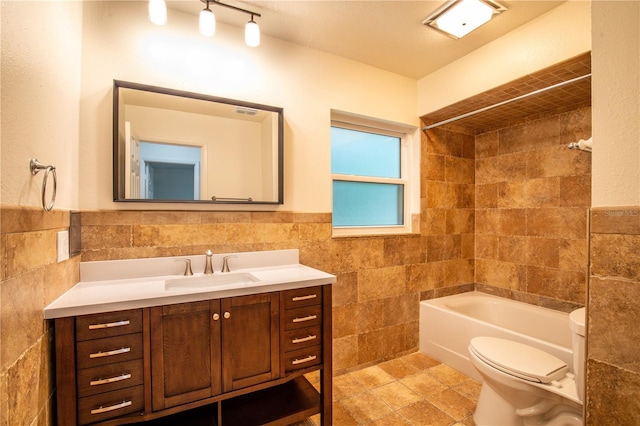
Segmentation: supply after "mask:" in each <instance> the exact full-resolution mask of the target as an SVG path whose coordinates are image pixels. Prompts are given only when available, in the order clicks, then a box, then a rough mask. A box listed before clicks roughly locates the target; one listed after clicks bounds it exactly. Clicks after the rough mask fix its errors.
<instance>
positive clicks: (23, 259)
mask: <svg viewBox="0 0 640 426" xmlns="http://www.w3.org/2000/svg"><path fill="white" fill-rule="evenodd" d="M52 247H56V232H55V231H36V232H21V233H16V234H6V239H5V247H4V249H5V255H6V256H7V260H6V272H5V278H6V279H10V278H13V277H17V276H19V275H21V274H24V273H25V272H28V271H30V270H32V269H36V268H38V267H41V266H44V265H48V264H51V263H55V261H56V252H55V250H51V248H52Z"/></svg>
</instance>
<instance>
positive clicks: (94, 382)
mask: <svg viewBox="0 0 640 426" xmlns="http://www.w3.org/2000/svg"><path fill="white" fill-rule="evenodd" d="M130 378H131V374H129V373H127V374H121V375H119V376H115V377H109V378H108V379H98V380H92V381H90V382H89V385H90V386H98V385H106V384H108V383H114V382H119V381H121V380H127V379H130Z"/></svg>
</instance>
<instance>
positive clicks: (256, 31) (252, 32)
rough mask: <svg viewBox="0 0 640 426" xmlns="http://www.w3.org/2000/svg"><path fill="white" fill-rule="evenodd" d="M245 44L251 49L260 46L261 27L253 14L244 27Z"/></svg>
mask: <svg viewBox="0 0 640 426" xmlns="http://www.w3.org/2000/svg"><path fill="white" fill-rule="evenodd" d="M244 42H245V44H246V45H247V46H249V47H257V46H260V27H259V26H258V24H256V22H255V21H254V20H253V14H252V15H251V19H250V20H249V22H247V24H246V25H245V26H244Z"/></svg>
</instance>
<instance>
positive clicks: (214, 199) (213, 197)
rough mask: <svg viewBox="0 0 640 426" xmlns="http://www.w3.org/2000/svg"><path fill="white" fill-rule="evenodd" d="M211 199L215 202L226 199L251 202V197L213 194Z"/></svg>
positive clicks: (225, 200)
mask: <svg viewBox="0 0 640 426" xmlns="http://www.w3.org/2000/svg"><path fill="white" fill-rule="evenodd" d="M211 201H215V202H222V203H224V202H227V201H246V202H247V203H252V202H253V199H252V198H251V197H247V198H233V197H216V196H215V195H214V196H212V197H211Z"/></svg>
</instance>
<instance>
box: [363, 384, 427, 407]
mask: <svg viewBox="0 0 640 426" xmlns="http://www.w3.org/2000/svg"><path fill="white" fill-rule="evenodd" d="M371 393H372V394H374V395H375V396H377V397H378V398H380V399H381V400H383V401H384V402H386V403H387V405H389V407H391V408H393V409H394V410H397V409H399V408H402V407H405V406H407V405H410V404H413V403H414V402H418V401H419V400H420V399H422V397H421V396H420V395H418V394H417V393H415V392H414V391H412V390H411V389H409V388H408V387H406V386H405V385H403V384H402V383H400V382H392V383H389V384H388V385H384V386H380V387H379V388H376V389H373V390H371Z"/></svg>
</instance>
